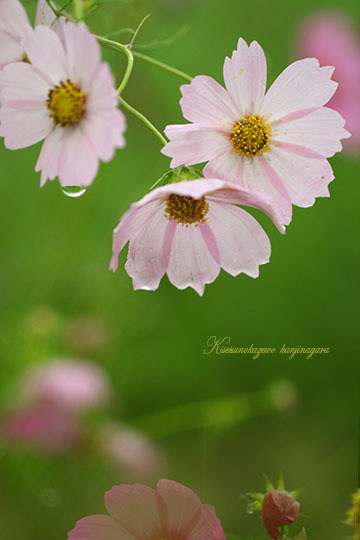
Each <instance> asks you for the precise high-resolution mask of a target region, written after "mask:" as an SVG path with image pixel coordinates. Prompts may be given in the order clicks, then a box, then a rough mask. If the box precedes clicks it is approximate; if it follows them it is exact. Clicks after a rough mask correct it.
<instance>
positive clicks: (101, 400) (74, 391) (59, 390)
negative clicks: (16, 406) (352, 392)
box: [21, 359, 111, 411]
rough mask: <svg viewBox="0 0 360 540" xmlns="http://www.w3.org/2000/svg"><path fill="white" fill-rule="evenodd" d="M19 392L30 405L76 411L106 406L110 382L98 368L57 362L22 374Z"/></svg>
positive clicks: (68, 360) (82, 364) (71, 360)
mask: <svg viewBox="0 0 360 540" xmlns="http://www.w3.org/2000/svg"><path fill="white" fill-rule="evenodd" d="M21 386H22V392H23V393H24V394H25V395H26V396H27V398H28V399H30V400H32V401H45V402H47V403H52V404H53V405H55V406H57V407H60V408H64V409H68V410H71V411H78V410H83V409H87V408H95V407H99V406H101V405H104V404H106V403H107V402H108V401H109V397H110V393H111V391H110V385H109V381H108V379H107V377H106V375H105V373H104V372H103V370H102V369H100V368H99V367H98V366H97V365H95V364H92V363H91V362H84V361H80V360H73V359H58V360H54V361H53V362H50V363H47V364H44V365H41V366H36V367H34V368H32V369H30V370H29V371H28V372H26V373H25V374H24V377H23V379H22V381H21Z"/></svg>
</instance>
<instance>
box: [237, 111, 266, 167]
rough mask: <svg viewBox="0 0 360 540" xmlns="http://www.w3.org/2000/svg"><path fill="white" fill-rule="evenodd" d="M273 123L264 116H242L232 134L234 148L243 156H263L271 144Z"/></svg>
mask: <svg viewBox="0 0 360 540" xmlns="http://www.w3.org/2000/svg"><path fill="white" fill-rule="evenodd" d="M271 135H272V133H271V125H270V124H267V123H266V122H265V120H264V118H263V117H262V116H260V115H259V114H255V115H252V116H248V117H246V118H242V119H241V120H240V122H238V123H237V124H236V125H235V127H234V129H233V131H232V134H231V142H232V144H233V149H234V150H235V151H236V152H238V154H240V155H241V156H246V157H253V156H256V155H259V156H262V154H263V152H267V151H268V149H269V146H270V142H271V140H270V137H271Z"/></svg>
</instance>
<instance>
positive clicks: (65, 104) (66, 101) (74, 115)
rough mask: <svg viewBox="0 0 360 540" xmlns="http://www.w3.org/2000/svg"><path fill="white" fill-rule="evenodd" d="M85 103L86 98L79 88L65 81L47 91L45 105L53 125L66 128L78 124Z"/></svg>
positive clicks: (68, 80)
mask: <svg viewBox="0 0 360 540" xmlns="http://www.w3.org/2000/svg"><path fill="white" fill-rule="evenodd" d="M85 102H86V96H85V95H84V93H83V91H82V90H81V88H80V86H79V85H78V84H74V83H73V82H72V81H70V79H67V81H66V82H65V83H64V82H62V81H61V82H60V84H59V85H56V86H54V88H51V89H50V90H49V92H48V98H47V102H46V103H47V108H48V109H49V111H50V118H52V119H53V121H54V124H60V126H61V127H66V126H72V125H73V124H77V123H78V122H79V120H80V119H81V117H82V116H83V114H84V111H85Z"/></svg>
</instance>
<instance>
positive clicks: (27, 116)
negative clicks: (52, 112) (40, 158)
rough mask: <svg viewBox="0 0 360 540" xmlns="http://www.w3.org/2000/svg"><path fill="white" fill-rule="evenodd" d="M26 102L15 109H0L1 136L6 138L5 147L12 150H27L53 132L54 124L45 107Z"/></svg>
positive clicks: (7, 107) (4, 107)
mask: <svg viewBox="0 0 360 540" xmlns="http://www.w3.org/2000/svg"><path fill="white" fill-rule="evenodd" d="M35 106H37V107H38V108H34V103H33V102H31V101H29V102H26V101H24V102H23V103H20V102H19V103H18V104H17V107H19V108H16V109H14V108H13V107H11V106H9V105H4V106H3V107H1V109H0V122H1V126H0V136H3V137H4V138H5V140H4V142H5V146H6V148H9V149H10V150H17V149H18V148H25V147H26V146H31V145H32V144H35V143H37V142H39V141H41V140H42V139H44V137H46V136H47V135H48V134H49V133H50V131H51V130H52V122H51V120H50V118H49V115H48V111H47V110H46V108H45V107H41V108H39V104H38V103H37V104H35Z"/></svg>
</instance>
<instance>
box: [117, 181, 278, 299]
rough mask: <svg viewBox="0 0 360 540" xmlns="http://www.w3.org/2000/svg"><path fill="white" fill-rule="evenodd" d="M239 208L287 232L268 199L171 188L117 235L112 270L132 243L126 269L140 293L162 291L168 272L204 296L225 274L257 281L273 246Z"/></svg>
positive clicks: (184, 185) (212, 184)
mask: <svg viewBox="0 0 360 540" xmlns="http://www.w3.org/2000/svg"><path fill="white" fill-rule="evenodd" d="M239 204H240V205H246V206H253V207H255V208H259V209H261V210H262V211H264V212H265V213H266V214H268V215H269V216H270V217H271V219H273V221H274V222H275V223H276V225H277V226H278V228H279V229H280V231H281V232H284V228H283V227H282V224H283V221H282V216H279V215H278V214H277V213H276V211H274V209H273V207H272V205H271V201H269V199H268V197H265V196H263V195H257V194H255V193H250V192H248V191H246V190H244V189H242V188H240V187H238V186H235V185H234V184H230V183H228V182H224V181H223V180H218V179H204V178H200V179H197V180H188V181H182V182H178V183H170V184H167V185H165V186H162V187H158V188H156V189H154V190H153V191H151V192H150V193H148V194H147V195H145V197H144V198H143V199H141V200H140V201H138V202H136V203H134V204H132V206H131V208H130V210H128V211H127V212H126V213H125V214H124V216H123V217H122V219H121V221H120V223H119V225H118V226H117V228H116V229H115V230H114V236H113V257H112V260H111V264H110V269H111V270H113V271H115V270H116V269H117V265H118V255H119V253H120V251H121V250H122V248H123V247H124V246H125V244H126V243H127V242H128V241H130V245H129V252H128V258H127V262H126V266H125V268H126V271H127V273H128V274H129V276H130V277H131V278H132V280H133V286H134V289H147V290H152V291H154V290H156V289H157V288H158V286H159V283H160V280H161V278H162V277H163V275H164V273H165V272H166V273H167V275H168V278H169V280H170V282H171V283H172V284H173V285H175V287H177V288H178V289H185V288H186V287H192V288H193V289H194V290H195V291H196V292H197V293H198V294H200V295H202V294H203V292H204V287H205V284H206V283H211V282H212V281H214V280H215V279H216V277H217V275H218V274H219V272H220V268H223V269H224V270H225V271H226V272H228V273H229V274H231V275H233V276H236V275H238V274H240V273H242V272H244V273H245V274H248V275H249V276H251V277H254V278H255V277H257V276H258V275H259V265H260V264H265V263H267V262H268V261H269V256H270V242H269V239H268V237H267V236H266V234H265V232H264V230H263V229H262V228H261V227H260V225H259V224H258V222H257V221H256V220H255V219H254V218H253V217H252V216H251V215H250V214H248V213H247V212H246V211H245V210H243V209H241V208H239V207H238V206H237V205H239Z"/></svg>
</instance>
